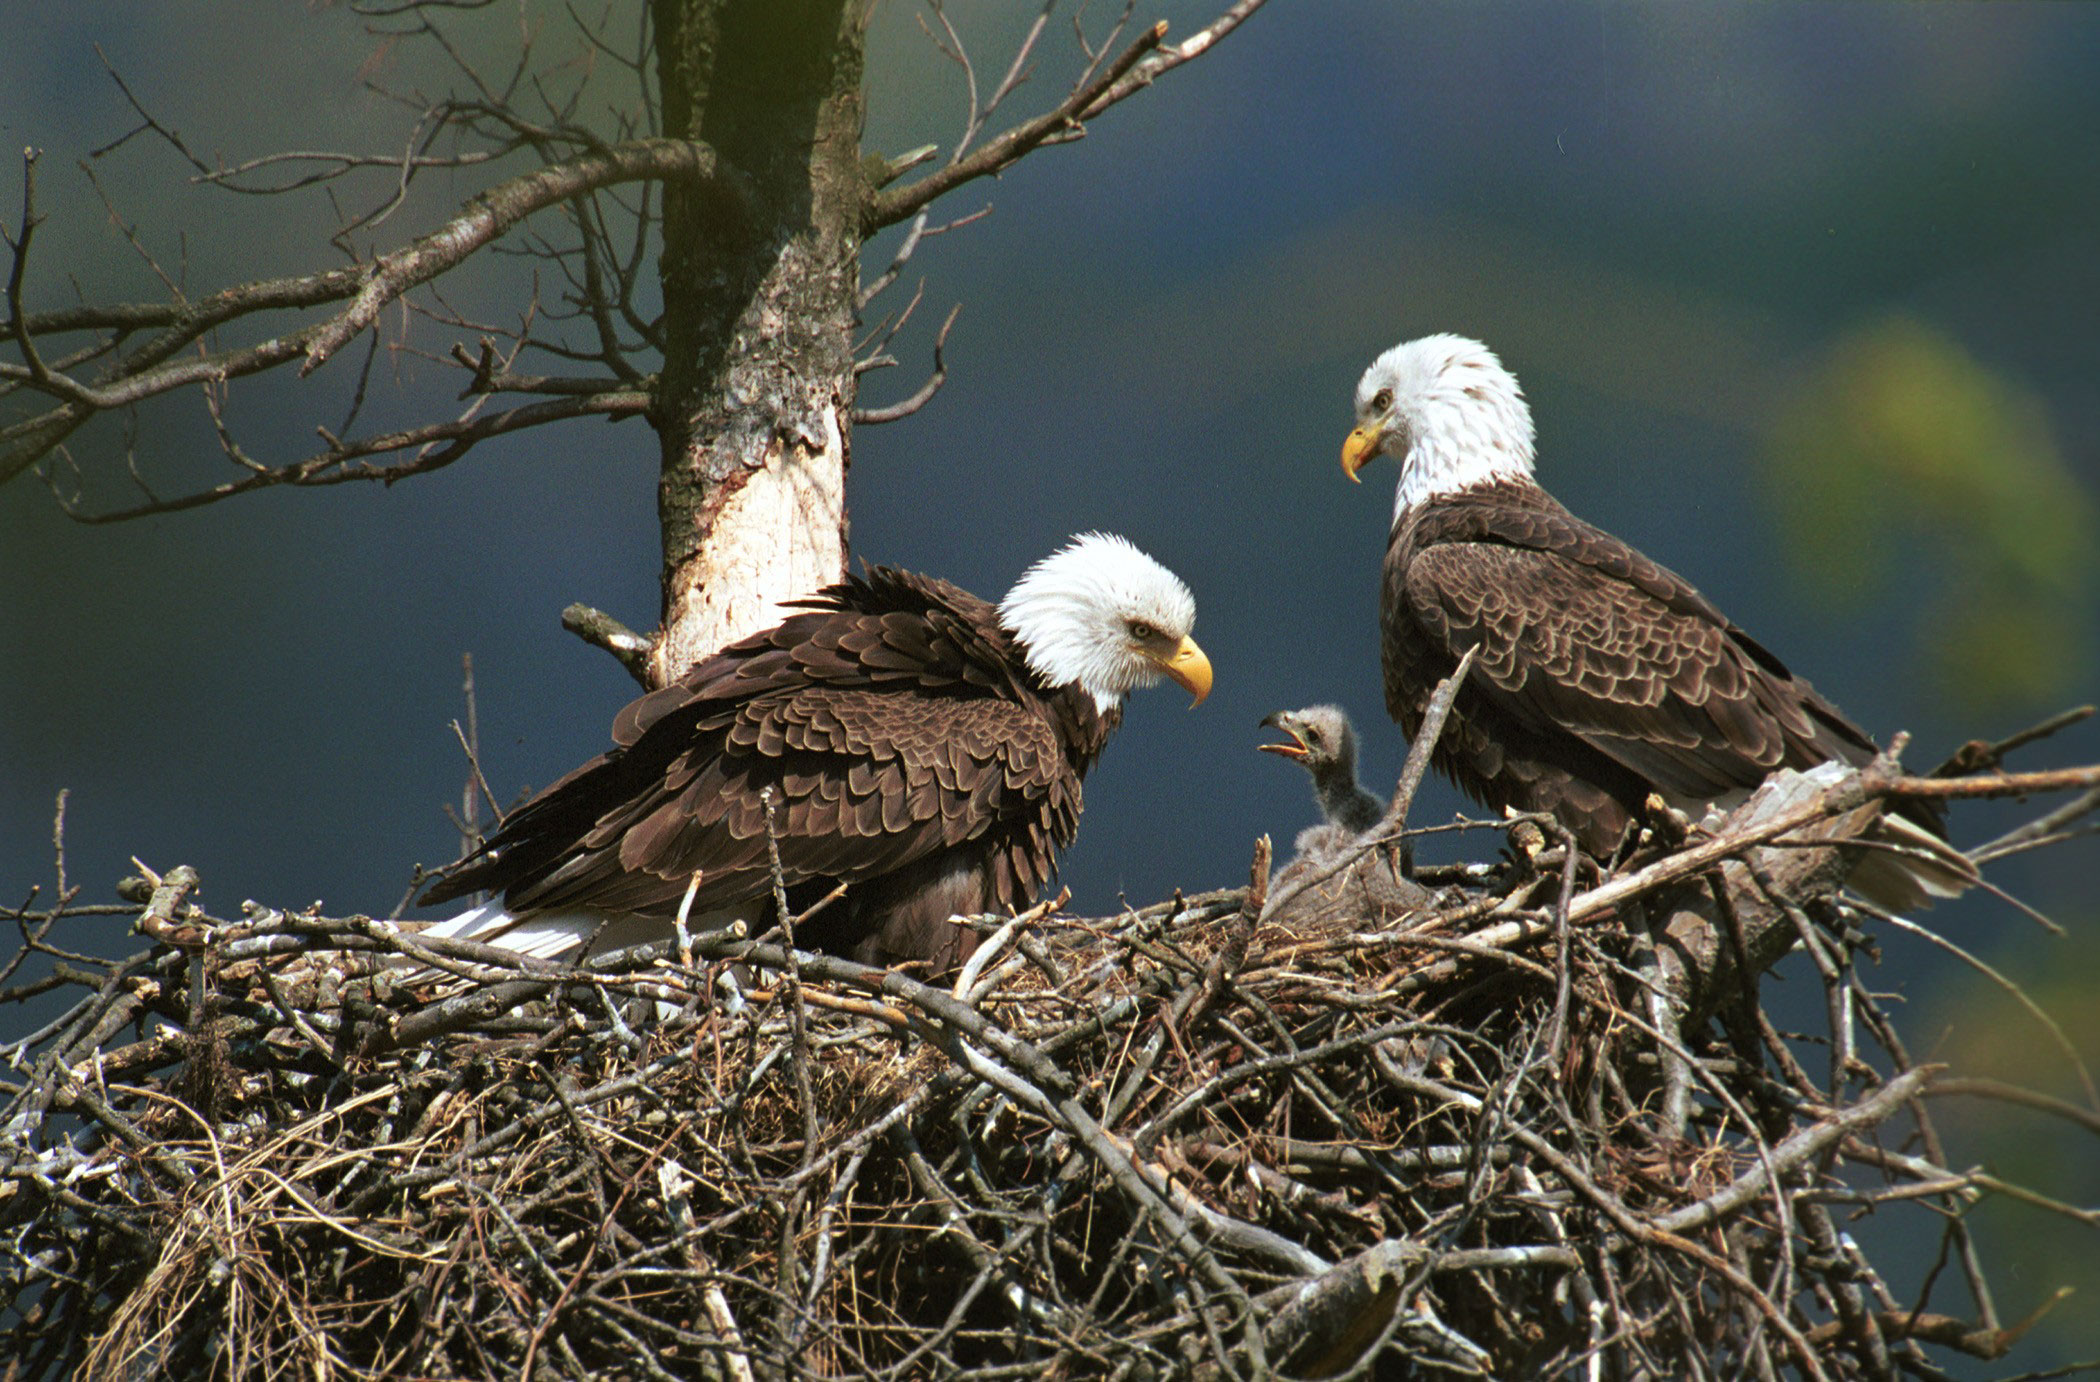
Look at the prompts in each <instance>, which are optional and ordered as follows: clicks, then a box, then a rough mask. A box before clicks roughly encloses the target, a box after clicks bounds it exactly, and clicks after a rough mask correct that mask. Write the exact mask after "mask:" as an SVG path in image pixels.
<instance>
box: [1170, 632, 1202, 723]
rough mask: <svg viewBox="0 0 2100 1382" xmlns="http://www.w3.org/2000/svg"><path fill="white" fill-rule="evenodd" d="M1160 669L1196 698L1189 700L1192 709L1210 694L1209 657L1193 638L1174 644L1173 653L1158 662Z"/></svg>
mask: <svg viewBox="0 0 2100 1382" xmlns="http://www.w3.org/2000/svg"><path fill="white" fill-rule="evenodd" d="M1159 666H1160V670H1161V671H1163V672H1165V673H1166V674H1167V675H1168V676H1169V677H1172V678H1173V679H1174V684H1175V685H1176V686H1179V687H1180V688H1181V689H1182V690H1184V691H1186V692H1188V693H1189V694H1190V695H1191V696H1194V697H1195V698H1196V699H1194V700H1192V701H1190V702H1189V709H1191V710H1194V709H1195V708H1196V707H1197V706H1199V705H1201V704H1203V698H1204V697H1205V696H1208V695H1209V694H1210V659H1209V658H1207V657H1205V656H1204V655H1203V650H1202V649H1201V648H1199V647H1197V646H1196V640H1195V639H1193V638H1184V639H1182V640H1181V642H1180V643H1178V644H1176V645H1175V648H1174V652H1173V654H1172V655H1171V656H1170V657H1168V658H1167V659H1166V660H1165V661H1163V662H1161V663H1160V664H1159Z"/></svg>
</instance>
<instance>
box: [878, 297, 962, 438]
mask: <svg viewBox="0 0 2100 1382" xmlns="http://www.w3.org/2000/svg"><path fill="white" fill-rule="evenodd" d="M961 311H962V305H961V304H960V303H958V304H956V305H955V306H954V307H951V308H949V309H948V319H947V320H946V321H944V322H942V323H941V330H940V334H939V335H937V336H935V337H934V338H933V373H932V374H930V375H928V376H927V377H926V382H925V383H923V384H921V385H920V386H919V388H918V391H917V392H916V393H914V394H913V395H912V396H911V397H909V398H906V399H903V400H901V401H900V402H896V403H892V404H890V405H889V406H888V407H886V408H859V407H856V408H855V409H853V412H852V418H853V421H854V422H855V423H857V424H860V425H862V426H868V427H873V426H876V425H877V424H880V423H884V422H896V421H898V420H899V419H902V418H908V417H910V416H911V415H912V414H913V413H916V412H918V411H919V409H921V408H923V407H925V406H926V405H927V404H928V403H931V402H932V401H933V396H934V395H935V394H937V393H939V392H940V391H941V385H943V384H945V383H947V382H948V364H947V361H945V360H943V359H942V358H941V350H942V348H943V347H944V346H946V345H947V344H948V330H949V328H950V327H952V326H954V325H955V317H956V314H957V313H959V312H961Z"/></svg>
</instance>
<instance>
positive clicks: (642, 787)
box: [422, 533, 1211, 972]
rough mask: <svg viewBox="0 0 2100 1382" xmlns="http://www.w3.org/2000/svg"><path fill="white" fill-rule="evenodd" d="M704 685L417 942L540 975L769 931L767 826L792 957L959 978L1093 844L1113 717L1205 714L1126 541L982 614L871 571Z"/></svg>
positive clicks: (584, 784)
mask: <svg viewBox="0 0 2100 1382" xmlns="http://www.w3.org/2000/svg"><path fill="white" fill-rule="evenodd" d="M798 603H799V604H800V605H801V607H802V612H799V613H796V614H792V615H790V616H789V617H788V618H786V619H784V620H782V621H781V622H780V624H779V625H777V626H776V627H774V628H771V629H768V630H766V631H765V632H763V633H759V634H754V635H753V636H751V637H749V638H746V639H744V640H743V641H741V642H739V643H735V644H733V645H731V646H730V647H727V648H724V649H723V650H722V651H720V652H718V653H716V654H714V655H713V656H711V657H709V658H707V659H705V660H704V661H702V662H700V663H698V664H696V665H695V666H694V667H693V668H692V669H691V670H690V671H688V672H687V673H686V674H685V675H684V676H682V677H680V678H679V679H678V681H677V682H675V683H674V684H672V685H670V686H666V687H664V688H663V689H662V690H659V691H655V692H652V693H650V694H649V695H646V696H643V697H642V698H641V699H640V700H637V701H635V702H633V703H632V704H631V705H629V706H627V708H626V709H624V710H622V711H621V712H620V713H619V715H618V716H617V717H616V718H615V719H614V721H613V747H612V748H611V749H610V750H608V751H607V752H606V753H604V754H602V755H601V756H599V757H597V758H594V759H592V760H591V761H590V762H588V763H586V764H584V765H583V766H582V767H580V768H578V769H576V771H574V772H572V773H570V774H569V775H568V776H567V777H565V778H563V779H561V781H559V782H557V783H555V784H554V785H553V786H552V787H549V788H548V789H547V790H546V791H544V792H541V793H540V794H539V795H538V796H536V797H534V798H533V799H532V800H530V801H528V802H527V803H525V804H524V805H523V806H521V807H519V808H518V809H517V810H516V811H514V812H512V813H511V814H510V816H509V817H507V818H506V819H505V820H504V822H503V826H502V828H501V829H500V830H498V831H497V832H496V834H495V835H494V836H493V837H491V838H490V839H489V840H488V842H487V843H486V844H484V845H483V846H482V847H481V848H480V849H479V850H477V851H475V852H474V853H473V854H472V855H470V856H468V857H467V858H466V859H465V860H463V861H462V862H461V863H460V864H458V865H457V866H455V868H454V869H453V870H452V871H451V872H450V873H448V874H447V875H446V876H445V877H444V878H443V879H442V880H441V881H440V882H438V883H437V884H436V885H435V886H433V887H432V888H430V889H429V890H428V891H427V892H426V893H425V894H424V895H423V898H422V901H424V902H426V903H434V902H442V901H445V900H447V899H450V898H457V897H460V896H463V895H465V894H467V893H472V892H479V891H488V892H496V893H500V894H501V900H500V901H499V902H493V903H489V904H486V905H484V906H481V907H476V908H474V909H473V910H471V911H468V912H465V913H463V914H461V915H460V916H457V917H454V918H452V919H451V920H450V921H447V922H443V923H440V924H439V925H437V926H435V927H433V928H431V930H430V931H429V932H428V933H426V934H434V935H446V936H459V937H468V938H472V939H475V940H480V941H484V942H490V943H493V944H497V945H502V946H506V947H509V948H511V949H514V950H520V951H523V952H526V953H529V954H533V955H538V956H541V957H544V958H552V957H557V956H562V955H566V954H568V953H570V952H572V951H575V950H576V949H578V948H579V947H581V946H582V945H584V944H585V943H587V942H589V941H590V940H592V938H593V937H594V936H595V937H597V939H598V941H599V944H600V945H601V947H602V946H607V945H627V944H636V943H640V942H642V941H645V940H650V939H657V938H660V937H664V936H668V935H670V934H671V919H672V918H673V917H675V916H676V915H677V912H678V909H679V907H680V905H681V902H682V901H683V900H684V898H685V896H686V892H687V889H688V887H690V886H691V885H692V881H693V879H694V877H695V876H696V874H697V876H698V878H699V880H700V881H699V886H698V888H697V891H696V892H695V893H694V896H693V900H692V903H691V912H690V917H691V923H690V924H691V925H692V927H693V928H694V929H695V930H701V929H706V928H709V927H712V926H719V925H724V924H727V923H728V922H729V921H730V920H732V919H735V918H739V917H740V918H743V919H744V920H745V921H746V922H747V923H748V924H749V925H750V926H751V928H752V930H753V932H754V933H756V932H758V931H760V930H762V929H764V928H765V927H767V926H770V925H772V924H774V921H775V918H776V913H775V910H774V907H773V904H772V875H771V871H770V868H769V865H768V862H767V831H766V809H765V804H764V802H763V800H762V798H761V793H762V791H763V790H764V789H766V788H771V789H772V793H773V798H774V802H775V808H774V832H775V835H776V837H777V839H778V841H779V850H780V865H781V870H782V873H783V875H784V876H785V879H786V883H787V901H788V906H789V907H790V908H791V909H792V910H793V911H794V912H796V913H800V912H801V911H803V910H804V909H806V908H808V907H810V906H811V905H812V904H814V903H816V902H817V901H818V900H820V899H821V898H823V897H824V896H825V895H826V894H827V893H829V892H830V891H831V890H832V889H833V888H834V887H836V886H837V885H839V884H844V885H845V895H844V896H843V897H842V898H841V899H839V900H838V901H837V902H835V903H833V904H831V905H829V906H827V907H825V908H824V909H822V910H821V911H819V912H818V913H817V915H816V916H815V917H813V918H812V919H811V920H810V922H809V924H808V925H807V926H806V927H804V928H803V929H802V930H801V931H799V932H798V933H797V936H796V939H797V942H798V943H799V944H801V945H803V946H805V947H812V948H822V949H827V950H831V951H834V952H836V953H840V954H844V955H849V956H851V957H853V958H856V959H859V960H862V961H863V962H865V963H869V964H885V965H886V964H896V963H901V962H904V961H908V960H920V961H925V962H927V963H928V964H929V966H930V967H931V968H932V969H933V970H935V971H936V972H939V971H944V970H946V969H948V968H950V967H952V966H954V965H957V964H960V963H961V962H962V961H963V960H964V959H966V958H967V957H968V956H969V954H970V952H971V951H972V950H974V949H975V948H976V937H975V935H974V934H973V933H971V932H969V931H967V930H966V929H964V928H962V927H959V926H956V925H955V924H954V923H953V922H951V921H950V920H949V918H950V917H951V916H952V915H955V914H957V913H962V914H969V913H980V912H996V911H1005V910H1010V909H1017V908H1021V907H1025V906H1026V905H1028V904H1029V903H1030V902H1032V901H1033V900H1034V899H1035V896H1036V894H1037V893H1038V892H1039V891H1040V890H1041V889H1042V888H1043V886H1044V884H1045V883H1046V882H1048V881H1049V879H1050V877H1051V875H1052V872H1053V871H1054V869H1055V868H1056V864H1057V854H1058V851H1059V850H1060V849H1062V848H1064V847H1065V846H1067V845H1069V844H1070V843H1071V842H1072V838H1073V835H1074V834H1075V832H1076V831H1077V830H1078V828H1079V812H1080V787H1079V784H1080V778H1081V777H1083V776H1084V775H1085V774H1086V771H1087V769H1088V768H1090V767H1092V766H1093V763H1094V760H1095V758H1096V757H1097V756H1099V754H1100V752H1101V749H1102V746H1103V745H1104V744H1105V743H1106V742H1107V739H1108V736H1109V733H1110V731H1112V730H1113V729H1114V728H1115V727H1116V725H1117V723H1118V722H1119V721H1120V720H1121V718H1122V713H1123V711H1122V702H1123V696H1124V694H1125V693H1126V692H1129V691H1131V690H1133V689H1135V688H1137V687H1141V686H1149V685H1152V684H1155V683H1156V682H1158V680H1159V679H1160V678H1161V677H1162V676H1165V677H1169V678H1172V679H1173V680H1174V681H1175V682H1177V683H1179V684H1180V685H1181V686H1182V687H1184V688H1185V689H1187V690H1188V691H1189V692H1190V694H1192V695H1193V696H1194V697H1195V698H1196V701H1197V702H1199V703H1200V702H1201V701H1202V700H1203V698H1204V696H1205V695H1207V694H1208V693H1209V690H1210V684H1211V670H1210V662H1209V660H1208V659H1207V658H1206V657H1205V656H1204V655H1203V650H1202V649H1201V648H1199V647H1197V646H1196V643H1195V641H1194V640H1193V639H1192V638H1190V637H1189V630H1190V626H1191V625H1192V624H1193V623H1194V622H1195V618H1196V604H1195V600H1194V599H1193V598H1192V597H1191V596H1190V594H1189V591H1188V587H1187V586H1185V585H1183V584H1182V583H1181V581H1180V580H1179V579H1178V578H1177V577H1175V575H1174V574H1173V573H1172V572H1170V571H1168V570H1167V569H1166V568H1165V567H1163V566H1161V565H1160V564H1159V563H1158V562H1156V561H1154V560H1153V559H1152V558H1151V557H1149V556H1146V555H1145V554H1144V553H1143V552H1141V551H1139V550H1138V549H1137V548H1136V547H1134V546H1132V545H1131V544H1130V543H1129V542H1127V541H1125V540H1124V539H1122V538H1120V537H1113V536H1110V535H1107V534H1102V533H1088V534H1085V535H1083V536H1081V537H1077V538H1074V539H1073V540H1072V541H1071V542H1070V543H1069V544H1068V545H1067V546H1065V547H1063V548H1062V549H1060V550H1059V551H1057V552H1055V553H1053V554H1051V555H1050V556H1048V557H1046V558H1044V559H1043V560H1042V561H1040V562H1038V563H1037V564H1036V565H1035V566H1034V567H1032V568H1030V569H1029V571H1028V572H1027V573H1026V574H1024V575H1023V576H1022V577H1021V579H1020V580H1019V581H1018V582H1016V583H1015V585H1014V587H1013V589H1012V590H1011V591H1010V592H1008V594H1007V596H1006V599H1005V600H1004V601H1003V602H1002V603H1001V604H1000V605H999V606H998V608H996V609H995V608H993V607H992V606H991V605H989V604H986V603H985V602H984V601H982V600H980V599H978V598H977V597H976V596H974V595H970V594H968V593H966V592H964V591H962V590H959V589H957V588H956V587H955V586H953V585H950V584H948V583H947V582H946V581H941V580H935V579H933V578H932V577H929V576H919V575H913V574H911V573H910V572H905V571H896V570H891V569H889V568H885V567H874V568H872V569H870V570H869V571H868V572H867V573H866V574H865V575H862V576H859V577H849V578H848V579H847V580H845V581H843V582H841V583H839V584H837V585H834V586H830V587H828V588H826V589H825V590H823V591H822V592H820V593H819V594H817V595H815V596H813V597H811V598H810V599H808V600H804V601H800V602H798Z"/></svg>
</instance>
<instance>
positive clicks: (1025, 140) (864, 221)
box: [861, 0, 1258, 236]
mask: <svg viewBox="0 0 2100 1382" xmlns="http://www.w3.org/2000/svg"><path fill="white" fill-rule="evenodd" d="M1242 2H1243V3H1244V2H1245V0H1242ZM1257 3H1258V0H1257ZM1166 35H1167V25H1166V21H1164V20H1162V21H1160V22H1159V23H1158V24H1155V25H1153V26H1152V27H1151V28H1150V29H1147V30H1146V31H1145V34H1144V36H1143V37H1142V38H1140V39H1138V41H1137V42H1135V43H1133V44H1131V45H1130V47H1129V48H1127V49H1125V50H1124V51H1123V53H1122V54H1121V55H1120V56H1119V57H1117V58H1116V60H1115V61H1114V62H1111V63H1110V64H1108V66H1107V67H1106V68H1104V69H1103V70H1102V71H1101V72H1100V73H1099V74H1098V75H1097V76H1095V77H1094V78H1093V79H1092V80H1091V81H1087V82H1083V83H1081V84H1080V85H1079V86H1077V87H1074V88H1073V89H1072V92H1071V94H1070V95H1068V96H1066V97H1065V99H1064V100H1062V101H1060V102H1059V103H1058V105H1057V107H1056V109H1054V110H1051V111H1048V112H1046V113H1044V114H1042V115H1038V116H1037V117H1035V118H1034V119H1033V120H1025V121H1023V122H1022V123H1020V124H1018V125H1016V126H1014V127H1013V128H1012V129H1010V130H1007V131H1006V132H1005V133H1003V134H1001V135H999V136H998V137H997V138H995V139H993V140H991V141H990V142H989V143H987V144H984V145H983V146H981V147H980V148H978V149H977V151H976V152H975V153H972V154H969V155H968V156H966V157H962V158H958V159H956V160H955V161H953V162H951V163H949V164H948V165H947V166H946V167H944V168H942V169H940V170H939V171H937V172H933V173H929V174H927V175H926V176H925V177H923V178H920V179H919V180H918V181H916V182H909V183H906V184H904V185H903V186H901V187H890V188H885V189H884V190H882V191H880V192H877V193H875V194H874V195H873V196H872V197H870V198H869V199H868V205H867V209H866V210H865V211H863V212H862V213H861V234H862V235H863V236H867V235H872V234H874V233H875V232H876V231H878V230H880V229H882V228H883V227H884V226H890V225H895V224H896V223H897V222H899V221H901V220H904V219H905V218H906V217H909V216H914V215H917V214H918V212H919V209H920V208H921V207H924V206H926V205H927V204H928V203H930V202H932V201H933V200H934V199H935V198H936V197H939V196H942V195H943V194H945V193H948V192H952V191H954V190H955V189H956V188H958V187H960V186H962V185H963V184H964V183H966V182H972V181H974V180H976V179H978V178H981V177H988V176H990V175H992V174H994V173H999V172H1002V171H1004V170H1005V169H1007V168H1009V167H1011V166H1013V164H1015V163H1016V162H1018V161H1019V160H1021V159H1022V158H1025V157H1026V156H1027V155H1028V154H1029V153H1030V152H1031V151H1033V150H1034V149H1035V148H1036V147H1037V146H1038V145H1040V144H1042V143H1043V142H1044V141H1045V140H1048V139H1050V138H1051V136H1053V135H1063V136H1065V137H1067V138H1069V137H1072V136H1073V135H1075V134H1080V133H1084V130H1083V129H1082V128H1081V126H1080V123H1079V122H1080V118H1081V112H1083V111H1087V110H1089V109H1090V108H1096V106H1097V103H1099V102H1100V101H1101V99H1102V97H1104V96H1105V95H1107V94H1108V92H1109V91H1110V89H1111V88H1112V87H1114V85H1115V84H1116V81H1117V79H1118V78H1121V77H1123V76H1124V75H1126V74H1127V73H1129V72H1130V71H1131V69H1132V68H1134V67H1136V66H1137V65H1138V62H1139V61H1140V60H1141V59H1142V58H1144V57H1145V55H1146V54H1148V53H1151V52H1153V51H1154V50H1155V49H1157V48H1158V47H1159V45H1160V42H1161V40H1163V39H1164V38H1165V37H1166ZM1162 70H1164V69H1162ZM973 89H974V88H973Z"/></svg>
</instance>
